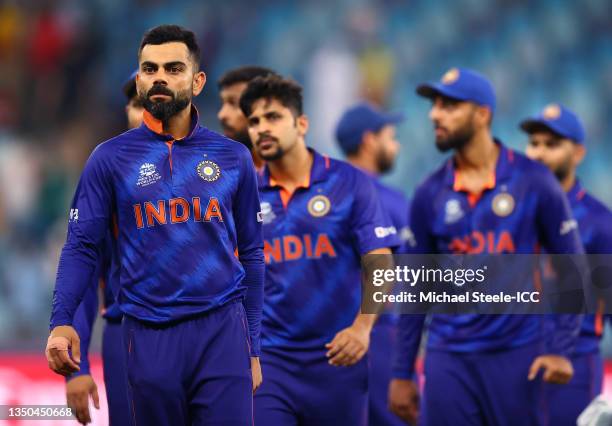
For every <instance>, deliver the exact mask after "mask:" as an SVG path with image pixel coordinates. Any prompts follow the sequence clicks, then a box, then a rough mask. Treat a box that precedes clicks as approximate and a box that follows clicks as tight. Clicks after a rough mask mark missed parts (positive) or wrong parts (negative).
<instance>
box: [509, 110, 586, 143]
mask: <svg viewBox="0 0 612 426" xmlns="http://www.w3.org/2000/svg"><path fill="white" fill-rule="evenodd" d="M520 126H521V129H523V130H524V131H525V132H527V133H534V132H536V131H538V130H542V129H546V130H549V131H552V132H553V133H556V134H557V135H559V136H561V137H562V138H566V139H571V140H572V141H574V142H575V143H578V144H582V143H584V138H585V131H584V126H583V125H582V123H581V122H580V119H579V118H578V116H577V115H576V114H575V113H574V112H572V111H571V110H569V109H568V108H566V107H564V106H563V105H561V104H549V105H547V106H546V107H545V108H544V109H543V110H542V112H540V114H538V115H536V116H535V117H531V118H528V119H526V120H523V121H522V122H521V124H520Z"/></svg>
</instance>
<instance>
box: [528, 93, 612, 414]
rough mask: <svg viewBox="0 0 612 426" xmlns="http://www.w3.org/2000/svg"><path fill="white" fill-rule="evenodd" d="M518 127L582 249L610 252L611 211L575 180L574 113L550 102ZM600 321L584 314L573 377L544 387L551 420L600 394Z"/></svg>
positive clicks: (578, 158)
mask: <svg viewBox="0 0 612 426" xmlns="http://www.w3.org/2000/svg"><path fill="white" fill-rule="evenodd" d="M520 126H521V129H523V130H524V131H525V132H526V133H527V134H528V135H529V144H528V145H527V150H526V153H527V156H528V157H529V158H531V159H532V160H536V161H540V162H542V163H543V164H544V165H546V166H547V167H548V168H549V169H550V170H551V171H552V172H553V173H554V174H555V176H556V177H557V179H558V180H559V183H560V184H561V186H562V187H563V189H564V190H565V192H566V194H567V197H568V200H569V203H570V206H571V208H572V213H573V214H574V217H575V218H576V220H577V221H578V229H579V231H580V237H581V239H582V244H583V245H584V249H585V252H586V253H592V254H607V253H612V213H611V212H610V210H609V209H608V208H607V207H606V206H605V205H604V204H603V203H602V202H600V201H599V200H597V199H596V198H595V197H593V196H592V195H590V194H589V193H587V192H586V191H585V190H584V189H583V188H582V186H581V184H580V182H579V181H578V179H577V178H576V168H577V167H578V165H579V164H580V163H581V162H582V160H583V158H584V155H585V153H586V149H585V147H584V138H585V132H584V128H583V126H582V123H581V122H580V119H579V118H578V116H577V115H576V114H574V113H573V112H572V111H570V110H569V109H567V108H566V107H564V106H563V105H559V104H550V105H548V106H546V107H545V108H544V110H543V111H542V112H541V113H540V114H539V115H537V116H535V117H531V118H528V119H526V120H524V121H523V122H521V125H520ZM603 323H604V322H603V316H602V313H601V312H600V313H598V314H596V315H585V316H584V319H583V322H582V327H581V329H580V335H579V337H578V341H577V342H576V347H575V349H574V351H573V353H572V357H571V361H572V366H573V367H574V377H573V378H572V380H571V381H570V383H568V384H567V385H566V386H557V385H551V386H549V388H548V404H547V405H548V407H549V409H550V414H549V418H550V424H552V425H559V426H563V425H575V424H576V419H577V418H578V416H579V415H580V413H581V412H582V411H583V410H584V409H585V408H586V407H587V406H588V405H589V403H590V402H591V401H592V400H593V398H595V397H596V396H597V395H599V394H600V393H601V387H602V380H603V361H602V359H601V354H600V353H599V340H600V338H601V334H602V331H603Z"/></svg>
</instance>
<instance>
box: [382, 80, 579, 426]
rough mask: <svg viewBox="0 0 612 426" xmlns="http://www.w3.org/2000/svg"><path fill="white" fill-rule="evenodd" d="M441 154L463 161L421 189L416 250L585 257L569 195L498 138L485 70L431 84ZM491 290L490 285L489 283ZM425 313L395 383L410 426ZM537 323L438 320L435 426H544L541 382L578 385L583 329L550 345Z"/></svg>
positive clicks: (402, 340) (414, 226)
mask: <svg viewBox="0 0 612 426" xmlns="http://www.w3.org/2000/svg"><path fill="white" fill-rule="evenodd" d="M417 93H418V94H419V95H421V96H423V97H426V98H429V99H431V101H432V107H431V110H430V113H429V117H430V119H431V121H432V122H433V125H434V131H435V142H436V146H437V147H438V149H439V150H440V151H443V152H445V151H449V150H453V151H454V155H453V156H452V157H451V158H449V159H448V160H447V161H445V162H444V164H443V165H442V166H441V167H440V168H439V169H438V170H437V171H435V172H434V173H433V174H431V175H430V176H429V177H428V178H427V179H426V180H425V181H424V182H423V183H422V184H421V185H419V187H418V188H417V190H416V192H415V196H414V198H413V200H412V203H411V211H410V228H411V230H412V232H413V234H414V238H415V246H414V247H411V248H410V252H413V253H456V254H478V253H483V254H484V253H489V254H509V253H533V252H534V250H535V248H536V247H537V246H538V245H539V244H541V245H542V246H543V247H544V248H545V249H546V250H547V251H548V252H550V253H581V252H582V245H581V244H580V240H579V236H578V233H577V230H576V226H575V221H574V220H573V218H572V216H571V212H570V209H569V206H568V204H567V200H566V197H565V195H564V193H563V190H562V189H561V187H560V186H559V184H558V182H556V180H555V178H554V176H552V174H551V173H550V172H549V171H548V170H547V169H546V168H545V167H543V166H542V165H540V164H538V163H536V162H534V161H531V160H529V159H528V158H526V157H525V156H523V155H521V154H519V153H516V152H514V151H512V150H510V149H508V148H507V147H505V146H504V145H503V144H502V143H501V142H500V141H498V140H496V139H494V138H493V136H492V134H491V121H492V118H493V114H494V113H495V94H494V91H493V87H492V85H491V83H490V82H489V81H488V80H487V79H486V78H485V77H484V76H482V75H481V74H479V73H477V72H474V71H472V70H468V69H459V68H453V69H451V70H449V71H448V72H446V73H445V74H444V76H443V77H442V79H441V81H440V82H435V83H428V84H423V85H420V86H419V87H418V88H417ZM485 284H486V283H485ZM423 320H424V317H423V316H415V315H403V316H402V317H401V318H400V325H399V328H398V333H399V337H398V345H397V347H396V359H395V363H394V367H393V372H394V380H392V382H391V385H390V392H389V398H390V405H391V408H392V410H393V411H394V412H396V413H397V414H398V415H400V416H401V417H402V418H404V419H406V420H407V421H415V417H416V416H417V415H418V408H417V404H418V398H417V396H416V395H415V384H414V382H413V380H414V361H415V358H416V354H417V351H418V346H419V341H420V339H421V332H422V328H423ZM544 320H545V319H544V317H542V316H535V315H531V316H529V315H505V314H504V315H478V314H469V315H466V314H461V315H459V314H454V315H433V316H432V318H431V321H430V323H429V326H428V328H429V335H428V343H427V354H426V361H425V388H424V389H425V390H424V398H423V404H422V413H421V415H422V419H421V420H422V424H424V425H435V426H437V425H450V424H452V425H458V426H461V425H470V426H473V425H483V426H484V425H508V426H510V425H516V424H522V425H539V424H542V421H543V414H544V413H543V411H544V410H543V409H542V408H541V406H540V403H541V402H542V401H543V397H544V395H543V394H542V392H541V379H540V378H539V377H538V374H539V372H540V371H542V370H543V380H544V381H545V382H552V383H567V382H568V381H569V380H570V379H571V377H572V366H571V363H570V362H569V360H568V358H567V355H568V352H569V351H570V350H571V346H572V344H573V340H574V339H573V336H574V335H575V334H574V333H576V332H577V329H578V327H579V322H578V321H579V318H578V317H577V316H563V317H559V320H558V321H557V323H556V324H555V329H554V332H552V333H551V335H550V336H549V337H550V339H549V341H546V342H545V341H544V338H543V336H542V334H541V332H540V330H541V328H542V326H543V321H544Z"/></svg>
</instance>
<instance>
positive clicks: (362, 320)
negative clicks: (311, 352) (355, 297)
mask: <svg viewBox="0 0 612 426" xmlns="http://www.w3.org/2000/svg"><path fill="white" fill-rule="evenodd" d="M350 170H351V174H350V175H348V176H347V178H352V179H353V180H354V181H353V187H354V188H359V190H358V191H356V192H355V198H354V201H353V204H352V206H351V221H350V229H351V231H352V233H353V239H354V241H355V245H356V251H358V252H359V253H360V254H361V256H362V260H363V257H365V256H367V255H385V256H386V257H387V258H388V259H389V261H391V262H392V252H391V247H397V246H399V245H400V241H399V237H398V235H397V231H395V228H394V227H393V226H392V224H391V220H390V219H389V217H388V215H387V214H385V212H384V211H383V208H382V204H381V203H380V200H379V198H378V194H377V192H376V188H375V186H374V184H373V182H372V179H371V178H370V177H368V176H366V175H365V174H364V173H362V172H360V171H358V170H357V169H350ZM391 229H393V230H394V231H395V232H391V231H390V230H391ZM361 264H362V265H365V264H366V262H363V261H362V262H361ZM366 274H367V271H366ZM368 275H369V274H368ZM376 317H377V315H376V314H365V313H358V314H357V316H356V317H355V320H354V321H353V324H351V325H350V326H349V327H347V328H345V329H343V330H340V331H339V332H338V333H336V335H335V336H334V338H333V339H332V341H331V342H329V343H327V344H326V345H325V347H326V349H327V353H326V356H327V357H328V358H329V363H330V364H331V365H335V366H348V365H353V364H355V363H357V362H359V361H360V360H361V358H363V356H364V355H365V353H366V352H367V351H368V347H369V345H370V331H371V330H372V327H373V326H374V323H375V322H376Z"/></svg>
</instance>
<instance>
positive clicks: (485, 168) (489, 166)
mask: <svg viewBox="0 0 612 426" xmlns="http://www.w3.org/2000/svg"><path fill="white" fill-rule="evenodd" d="M499 150H500V149H499V146H498V145H497V144H496V143H495V141H494V140H493V137H492V136H491V133H490V132H489V131H482V132H479V133H477V134H475V135H474V137H473V138H472V139H471V140H470V141H469V142H468V143H467V144H466V145H465V146H464V147H463V148H462V149H461V150H459V151H457V153H456V154H455V164H456V167H457V169H458V170H461V171H471V172H477V173H490V172H491V171H494V170H495V165H496V164H497V159H498V157H499Z"/></svg>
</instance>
